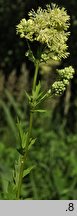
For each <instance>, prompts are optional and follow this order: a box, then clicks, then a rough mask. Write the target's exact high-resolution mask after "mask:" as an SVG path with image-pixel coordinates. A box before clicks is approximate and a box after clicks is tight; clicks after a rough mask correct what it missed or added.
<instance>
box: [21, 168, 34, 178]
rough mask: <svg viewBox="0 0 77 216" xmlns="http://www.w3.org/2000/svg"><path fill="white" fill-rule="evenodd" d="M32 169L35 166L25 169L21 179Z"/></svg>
mask: <svg viewBox="0 0 77 216" xmlns="http://www.w3.org/2000/svg"><path fill="white" fill-rule="evenodd" d="M34 168H35V165H33V166H30V167H29V168H27V169H26V170H24V172H23V178H24V177H25V176H26V175H28V174H29V173H30V172H31V170H32V169H34Z"/></svg>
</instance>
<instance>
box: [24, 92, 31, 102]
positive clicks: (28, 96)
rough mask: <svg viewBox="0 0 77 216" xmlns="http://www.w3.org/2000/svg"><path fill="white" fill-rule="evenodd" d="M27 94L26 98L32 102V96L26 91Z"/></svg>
mask: <svg viewBox="0 0 77 216" xmlns="http://www.w3.org/2000/svg"><path fill="white" fill-rule="evenodd" d="M25 94H26V97H27V98H28V100H29V101H30V100H31V97H30V95H29V94H28V93H27V91H25Z"/></svg>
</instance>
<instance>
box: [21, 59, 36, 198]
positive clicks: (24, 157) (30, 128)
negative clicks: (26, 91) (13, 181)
mask: <svg viewBox="0 0 77 216" xmlns="http://www.w3.org/2000/svg"><path fill="white" fill-rule="evenodd" d="M38 69H39V61H36V64H35V73H34V79H33V87H32V91H33V90H35V88H36V81H37V75H38ZM32 124H33V112H31V111H30V120H29V129H28V136H27V142H26V148H25V154H24V155H23V156H21V158H20V172H19V180H18V185H17V200H19V199H20V193H21V186H22V179H23V171H24V164H25V160H26V159H27V154H28V146H29V140H30V137H31V132H32Z"/></svg>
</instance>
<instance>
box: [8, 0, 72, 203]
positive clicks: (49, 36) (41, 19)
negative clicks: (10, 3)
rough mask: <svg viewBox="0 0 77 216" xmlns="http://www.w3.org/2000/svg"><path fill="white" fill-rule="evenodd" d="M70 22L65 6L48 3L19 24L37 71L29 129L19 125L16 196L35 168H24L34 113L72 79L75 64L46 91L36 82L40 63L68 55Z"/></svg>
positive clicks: (31, 12)
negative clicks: (33, 45) (25, 178)
mask: <svg viewBox="0 0 77 216" xmlns="http://www.w3.org/2000/svg"><path fill="white" fill-rule="evenodd" d="M69 21H70V17H69V15H68V14H67V12H66V10H65V8H59V7H58V6H56V5H54V4H52V5H47V6H46V8H45V9H44V10H43V9H42V8H40V7H39V8H38V10H37V11H36V12H35V11H34V10H32V11H30V12H29V19H28V20H26V19H22V20H21V21H20V23H19V24H18V25H17V34H19V35H20V37H21V38H25V39H26V42H27V44H28V51H27V52H26V56H27V57H28V58H29V60H30V61H32V62H33V63H34V66H35V73H34V79H33V86H32V93H31V95H29V94H28V93H27V92H26V97H27V99H28V102H29V107H30V121H29V129H28V131H27V132H24V130H23V128H22V124H21V122H19V121H18V124H17V127H18V132H19V138H20V143H19V148H18V152H19V160H18V162H17V164H16V166H15V170H14V175H13V189H12V192H13V193H14V199H20V198H21V187H22V180H23V177H24V176H26V175H27V174H29V173H30V171H31V170H32V169H33V166H31V167H29V168H26V169H25V162H26V160H27V156H28V152H29V151H30V149H31V146H32V145H33V144H34V143H35V141H36V138H33V137H32V127H33V115H34V113H35V112H44V111H45V110H42V109H40V108H39V106H40V104H41V103H43V101H44V100H46V99H47V98H48V97H51V96H54V95H61V94H62V93H63V92H64V91H65V89H66V87H67V85H68V84H69V81H70V79H72V78H73V74H74V69H73V68H72V66H69V67H65V68H64V69H61V70H57V71H56V73H57V76H56V80H55V81H54V82H53V84H52V85H51V86H50V88H49V90H47V92H44V91H42V90H41V83H40V82H39V83H38V84H37V75H38V71H39V69H40V64H41V62H45V64H47V62H48V61H49V60H52V59H53V60H55V61H56V60H57V61H61V59H62V58H67V56H68V55H69V53H68V52H67V48H68V46H67V40H68V36H69V34H70V33H69V32H68V28H69V25H70V24H69ZM33 42H36V43H37V46H36V47H37V51H36V53H34V51H33V50H32V49H31V48H30V46H31V44H32V43H33Z"/></svg>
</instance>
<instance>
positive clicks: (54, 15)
mask: <svg viewBox="0 0 77 216" xmlns="http://www.w3.org/2000/svg"><path fill="white" fill-rule="evenodd" d="M28 15H29V19H28V20H26V19H22V20H21V21H20V23H19V24H18V25H17V33H19V34H20V37H21V38H26V39H27V40H29V41H38V42H40V44H41V45H43V50H42V54H41V61H43V60H44V61H47V60H48V59H50V58H51V59H54V60H60V59H61V58H66V57H67V56H68V52H67V44H66V42H67V39H68V35H69V32H68V31H67V30H68V27H69V19H70V17H69V15H67V12H66V10H65V9H64V8H59V7H57V6H55V5H53V7H52V8H51V6H50V5H47V6H46V9H44V10H43V9H42V8H40V7H39V8H38V10H37V12H35V11H34V10H32V11H30V12H29V14H28Z"/></svg>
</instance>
